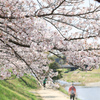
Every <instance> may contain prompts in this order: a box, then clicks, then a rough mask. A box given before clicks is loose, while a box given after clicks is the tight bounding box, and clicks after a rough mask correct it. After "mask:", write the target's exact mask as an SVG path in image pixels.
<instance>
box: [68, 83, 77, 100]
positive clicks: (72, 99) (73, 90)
mask: <svg viewBox="0 0 100 100" xmlns="http://www.w3.org/2000/svg"><path fill="white" fill-rule="evenodd" d="M68 92H69V95H70V100H75V95H76V88H75V86H74V84H73V83H72V85H71V86H70V87H69V90H68Z"/></svg>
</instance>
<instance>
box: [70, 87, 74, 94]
mask: <svg viewBox="0 0 100 100" xmlns="http://www.w3.org/2000/svg"><path fill="white" fill-rule="evenodd" d="M71 95H75V91H74V88H73V87H72V90H71Z"/></svg>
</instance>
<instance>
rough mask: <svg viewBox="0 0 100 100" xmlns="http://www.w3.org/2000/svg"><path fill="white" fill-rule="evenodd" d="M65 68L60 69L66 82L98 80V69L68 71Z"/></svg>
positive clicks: (99, 80)
mask: <svg viewBox="0 0 100 100" xmlns="http://www.w3.org/2000/svg"><path fill="white" fill-rule="evenodd" d="M66 72H67V69H63V70H62V76H63V78H62V80H65V81H67V82H81V83H82V84H83V85H84V84H85V83H92V82H100V69H94V70H92V71H80V70H75V71H69V72H67V73H66Z"/></svg>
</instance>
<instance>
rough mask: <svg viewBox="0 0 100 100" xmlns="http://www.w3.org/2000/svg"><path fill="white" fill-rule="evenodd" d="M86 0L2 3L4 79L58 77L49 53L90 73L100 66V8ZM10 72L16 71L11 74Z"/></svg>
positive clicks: (1, 63)
mask: <svg viewBox="0 0 100 100" xmlns="http://www.w3.org/2000/svg"><path fill="white" fill-rule="evenodd" d="M85 2H86V1H84V0H0V79H5V78H7V77H10V76H11V74H15V75H17V77H21V76H22V75H23V74H24V73H32V74H34V75H35V77H36V78H37V79H38V80H39V81H40V82H41V79H43V78H44V77H45V76H48V79H49V80H51V78H52V77H54V76H56V75H57V72H53V70H50V69H49V67H48V64H49V63H50V62H51V61H49V60H48V59H47V58H48V52H49V53H53V54H55V55H56V56H58V57H60V56H59V53H57V52H58V51H59V52H60V53H62V54H63V55H65V56H66V61H67V62H68V63H69V64H72V65H74V66H77V67H80V68H83V69H85V66H84V65H88V68H87V69H88V70H90V69H91V68H92V67H95V68H99V64H100V30H99V29H100V16H99V15H100V5H99V3H97V2H95V3H93V4H91V3H90V2H87V3H86V5H84V3H85ZM9 70H12V72H11V71H9Z"/></svg>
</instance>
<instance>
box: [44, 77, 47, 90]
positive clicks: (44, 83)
mask: <svg viewBox="0 0 100 100" xmlns="http://www.w3.org/2000/svg"><path fill="white" fill-rule="evenodd" d="M46 81H47V77H45V79H44V80H43V86H44V89H45V87H46Z"/></svg>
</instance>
